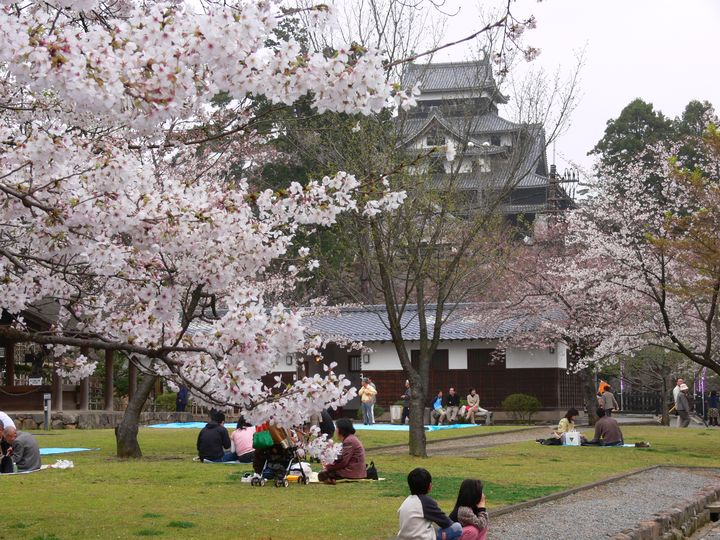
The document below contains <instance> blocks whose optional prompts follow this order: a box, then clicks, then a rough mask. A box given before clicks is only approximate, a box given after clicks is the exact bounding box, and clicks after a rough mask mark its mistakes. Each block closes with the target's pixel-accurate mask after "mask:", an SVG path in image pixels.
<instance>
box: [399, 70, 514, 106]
mask: <svg viewBox="0 0 720 540" xmlns="http://www.w3.org/2000/svg"><path fill="white" fill-rule="evenodd" d="M417 82H420V91H421V92H422V93H424V94H429V93H449V92H458V91H468V90H490V91H491V93H493V94H495V101H498V102H500V103H505V102H506V99H505V97H504V96H503V95H502V94H500V92H499V91H498V89H497V86H496V84H495V78H494V77H493V74H492V68H491V66H490V63H489V62H488V60H487V59H484V60H480V61H478V62H443V63H428V64H410V65H409V66H408V67H407V71H406V72H405V76H404V77H403V86H405V87H413V86H415V84H416V83H417Z"/></svg>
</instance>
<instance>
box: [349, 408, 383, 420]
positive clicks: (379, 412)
mask: <svg viewBox="0 0 720 540" xmlns="http://www.w3.org/2000/svg"><path fill="white" fill-rule="evenodd" d="M373 414H374V415H375V418H376V419H377V418H380V417H381V416H382V415H383V414H385V409H383V408H382V407H381V406H380V405H375V406H374V407H373ZM355 418H357V419H358V420H362V419H363V417H362V407H360V408H359V409H358V410H357V412H356V413H355Z"/></svg>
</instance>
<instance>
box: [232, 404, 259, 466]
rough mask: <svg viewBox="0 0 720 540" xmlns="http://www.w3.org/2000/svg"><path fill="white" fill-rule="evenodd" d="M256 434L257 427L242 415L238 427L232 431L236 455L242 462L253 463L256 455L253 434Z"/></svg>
mask: <svg viewBox="0 0 720 540" xmlns="http://www.w3.org/2000/svg"><path fill="white" fill-rule="evenodd" d="M254 434H255V428H254V427H253V426H252V425H250V424H248V423H247V422H246V421H245V418H243V417H242V416H240V418H239V419H238V423H237V427H236V428H235V431H233V432H232V435H231V436H230V438H231V439H232V442H233V445H234V446H235V455H236V456H237V458H236V459H237V460H238V461H239V462H240V463H252V462H253V458H254V457H255V450H254V449H253V435H254Z"/></svg>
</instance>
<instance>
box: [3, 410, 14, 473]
mask: <svg viewBox="0 0 720 540" xmlns="http://www.w3.org/2000/svg"><path fill="white" fill-rule="evenodd" d="M9 427H10V426H8V428H9ZM4 435H5V424H3V421H2V420H0V474H6V473H11V472H13V470H14V469H13V461H12V446H10V443H8V442H7V441H6V440H5V439H4V438H3V436H4Z"/></svg>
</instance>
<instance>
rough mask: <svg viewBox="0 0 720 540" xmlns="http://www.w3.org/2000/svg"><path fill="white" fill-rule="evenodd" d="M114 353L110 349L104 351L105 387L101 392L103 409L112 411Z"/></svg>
mask: <svg viewBox="0 0 720 540" xmlns="http://www.w3.org/2000/svg"><path fill="white" fill-rule="evenodd" d="M114 356H115V353H114V352H113V351H111V350H109V349H108V350H106V351H105V387H104V388H103V391H104V392H103V393H104V395H105V410H106V411H112V410H114V409H113V389H114V388H115V385H114V383H113V358H114Z"/></svg>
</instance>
